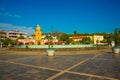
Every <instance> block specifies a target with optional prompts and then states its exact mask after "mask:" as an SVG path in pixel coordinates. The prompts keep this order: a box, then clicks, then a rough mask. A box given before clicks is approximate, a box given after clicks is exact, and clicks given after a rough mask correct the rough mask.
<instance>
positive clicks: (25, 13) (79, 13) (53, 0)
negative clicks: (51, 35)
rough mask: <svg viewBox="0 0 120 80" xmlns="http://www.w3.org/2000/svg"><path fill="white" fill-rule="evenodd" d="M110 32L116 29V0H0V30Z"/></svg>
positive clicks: (119, 7) (119, 1)
mask: <svg viewBox="0 0 120 80" xmlns="http://www.w3.org/2000/svg"><path fill="white" fill-rule="evenodd" d="M37 24H39V25H40V26H41V30H42V32H43V33H46V32H50V31H51V26H52V27H53V31H60V32H65V33H73V31H74V30H76V31H77V32H78V33H95V32H107V33H111V32H114V29H115V28H120V0H0V29H2V30H13V29H18V30H20V31H24V32H26V33H28V35H30V34H33V33H34V30H35V26H36V25H37Z"/></svg>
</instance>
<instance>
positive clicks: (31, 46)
mask: <svg viewBox="0 0 120 80" xmlns="http://www.w3.org/2000/svg"><path fill="white" fill-rule="evenodd" d="M86 47H96V46H94V45H54V46H53V48H86ZM14 48H26V45H16V46H14ZM28 48H48V45H28Z"/></svg>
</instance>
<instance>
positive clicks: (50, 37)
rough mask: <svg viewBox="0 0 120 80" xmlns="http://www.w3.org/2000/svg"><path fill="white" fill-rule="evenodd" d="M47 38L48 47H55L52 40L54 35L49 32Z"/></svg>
mask: <svg viewBox="0 0 120 80" xmlns="http://www.w3.org/2000/svg"><path fill="white" fill-rule="evenodd" d="M45 39H47V40H48V47H49V48H50V47H53V42H52V40H53V38H52V36H51V35H49V34H47V35H46V36H45Z"/></svg>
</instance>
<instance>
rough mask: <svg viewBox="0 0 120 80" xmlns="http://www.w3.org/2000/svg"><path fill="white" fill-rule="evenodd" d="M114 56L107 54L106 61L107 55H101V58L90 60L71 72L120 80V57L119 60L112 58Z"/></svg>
mask: <svg viewBox="0 0 120 80" xmlns="http://www.w3.org/2000/svg"><path fill="white" fill-rule="evenodd" d="M102 56H103V57H102ZM108 56H109V57H108ZM112 56H113V55H111V56H110V55H109V54H106V59H105V55H101V56H100V57H99V58H98V57H97V58H95V59H93V60H89V61H88V62H86V63H84V64H83V65H80V66H77V67H76V68H74V69H72V70H71V71H75V72H82V73H87V74H95V75H100V76H106V77H113V78H117V79H120V58H119V59H118V57H119V56H118V57H117V58H112Z"/></svg>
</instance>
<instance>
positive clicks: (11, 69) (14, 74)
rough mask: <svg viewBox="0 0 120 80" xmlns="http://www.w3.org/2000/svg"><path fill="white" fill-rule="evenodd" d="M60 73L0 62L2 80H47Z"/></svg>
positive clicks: (0, 79) (0, 78)
mask: <svg viewBox="0 0 120 80" xmlns="http://www.w3.org/2000/svg"><path fill="white" fill-rule="evenodd" d="M56 73H58V71H52V70H46V69H38V68H32V67H26V66H21V65H16V64H9V63H3V62H0V80H46V79H47V78H48V77H50V76H52V75H54V74H56Z"/></svg>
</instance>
